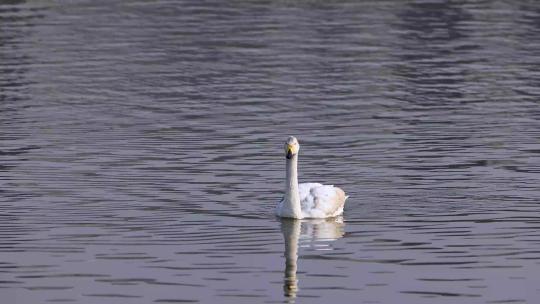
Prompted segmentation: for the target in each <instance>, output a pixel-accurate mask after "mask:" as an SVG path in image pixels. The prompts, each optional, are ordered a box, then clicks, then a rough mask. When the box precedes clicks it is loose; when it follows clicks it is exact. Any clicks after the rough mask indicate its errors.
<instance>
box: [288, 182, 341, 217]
mask: <svg viewBox="0 0 540 304" xmlns="http://www.w3.org/2000/svg"><path fill="white" fill-rule="evenodd" d="M298 190H299V192H300V193H299V194H300V204H301V205H302V213H303V215H304V217H306V218H326V217H334V216H338V215H340V214H341V213H342V212H343V206H344V204H345V200H346V199H347V196H346V195H345V192H343V190H341V189H340V188H338V187H334V186H332V185H322V184H319V183H305V184H300V185H299V187H298Z"/></svg>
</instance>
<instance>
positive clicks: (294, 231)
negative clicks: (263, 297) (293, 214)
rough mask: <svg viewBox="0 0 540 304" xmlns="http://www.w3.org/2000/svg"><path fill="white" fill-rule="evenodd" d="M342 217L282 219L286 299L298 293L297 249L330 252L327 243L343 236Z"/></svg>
mask: <svg viewBox="0 0 540 304" xmlns="http://www.w3.org/2000/svg"><path fill="white" fill-rule="evenodd" d="M344 225H345V224H344V223H343V218H342V217H337V218H330V219H312V220H295V219H282V220H281V232H282V233H283V238H284V240H285V278H284V282H283V290H284V293H285V296H286V297H289V298H295V297H296V293H297V291H298V279H297V277H296V271H297V269H298V265H297V260H298V247H299V246H300V247H312V248H313V249H315V250H332V247H331V246H330V244H328V243H327V242H328V241H333V240H337V239H339V238H341V237H343V235H344V232H343V231H344V230H343V227H344Z"/></svg>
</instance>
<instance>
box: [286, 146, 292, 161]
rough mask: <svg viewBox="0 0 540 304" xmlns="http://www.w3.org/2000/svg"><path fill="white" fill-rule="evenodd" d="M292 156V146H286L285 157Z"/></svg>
mask: <svg viewBox="0 0 540 304" xmlns="http://www.w3.org/2000/svg"><path fill="white" fill-rule="evenodd" d="M292 156H293V153H292V147H291V146H288V147H287V159H291V158H292Z"/></svg>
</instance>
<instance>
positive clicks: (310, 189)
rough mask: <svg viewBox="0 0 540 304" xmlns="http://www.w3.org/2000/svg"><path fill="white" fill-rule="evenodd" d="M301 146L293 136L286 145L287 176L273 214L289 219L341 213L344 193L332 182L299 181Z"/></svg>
mask: <svg viewBox="0 0 540 304" xmlns="http://www.w3.org/2000/svg"><path fill="white" fill-rule="evenodd" d="M299 149H300V145H299V144H298V141H297V140H296V138H294V137H292V136H291V137H289V139H288V140H287V143H286V144H285V150H286V153H287V166H286V168H287V175H286V179H287V181H286V183H285V196H284V197H283V199H282V200H281V201H280V202H279V203H278V205H277V207H276V215H277V216H280V217H289V218H296V219H302V218H327V217H335V216H338V215H340V214H342V213H343V206H344V205H345V200H346V199H347V196H346V195H345V192H343V190H341V189H340V188H338V187H334V186H332V185H322V184H319V183H303V184H298V169H297V164H298V151H299Z"/></svg>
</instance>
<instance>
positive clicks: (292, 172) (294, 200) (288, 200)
mask: <svg viewBox="0 0 540 304" xmlns="http://www.w3.org/2000/svg"><path fill="white" fill-rule="evenodd" d="M297 164H298V154H296V155H293V156H292V157H291V158H290V159H287V181H286V184H285V201H284V205H283V207H284V209H285V210H286V211H287V213H288V215H289V216H290V217H294V218H301V217H302V208H301V207H300V194H299V193H298V170H297Z"/></svg>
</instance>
